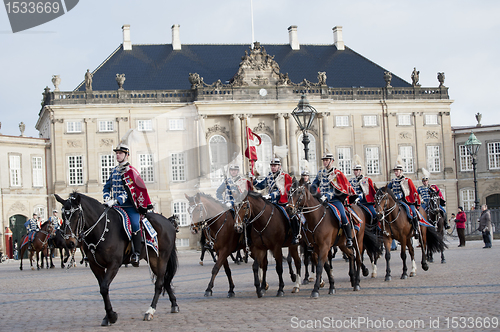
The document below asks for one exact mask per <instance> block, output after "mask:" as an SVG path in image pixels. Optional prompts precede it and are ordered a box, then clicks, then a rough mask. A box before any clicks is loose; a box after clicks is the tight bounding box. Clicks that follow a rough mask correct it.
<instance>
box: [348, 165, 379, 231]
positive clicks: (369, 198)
mask: <svg viewBox="0 0 500 332" xmlns="http://www.w3.org/2000/svg"><path fill="white" fill-rule="evenodd" d="M352 169H353V172H354V177H353V178H351V179H350V180H349V183H350V184H351V186H352V188H353V189H354V191H355V192H356V195H358V198H359V204H360V205H361V206H362V207H364V208H366V209H367V210H368V211H369V212H370V214H371V216H372V220H373V221H376V220H377V212H376V211H375V208H374V204H375V194H376V192H377V191H376V190H375V187H374V186H373V181H372V179H370V178H369V177H366V176H364V175H363V166H361V164H360V163H356V165H355V166H354V167H353V168H352Z"/></svg>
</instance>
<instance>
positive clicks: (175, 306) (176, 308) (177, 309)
mask: <svg viewBox="0 0 500 332" xmlns="http://www.w3.org/2000/svg"><path fill="white" fill-rule="evenodd" d="M170 312H171V313H173V314H176V313H178V312H179V306H178V305H173V306H172V308H171V309H170Z"/></svg>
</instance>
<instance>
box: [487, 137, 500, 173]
mask: <svg viewBox="0 0 500 332" xmlns="http://www.w3.org/2000/svg"><path fill="white" fill-rule="evenodd" d="M488 168H489V169H500V142H491V143H488Z"/></svg>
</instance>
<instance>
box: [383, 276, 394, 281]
mask: <svg viewBox="0 0 500 332" xmlns="http://www.w3.org/2000/svg"><path fill="white" fill-rule="evenodd" d="M391 279H392V278H391V276H385V279H384V280H385V281H391Z"/></svg>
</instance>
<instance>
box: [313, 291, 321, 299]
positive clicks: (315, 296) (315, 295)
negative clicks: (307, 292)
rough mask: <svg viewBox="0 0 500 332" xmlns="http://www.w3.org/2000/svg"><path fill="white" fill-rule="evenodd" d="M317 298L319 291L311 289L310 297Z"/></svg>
mask: <svg viewBox="0 0 500 332" xmlns="http://www.w3.org/2000/svg"><path fill="white" fill-rule="evenodd" d="M317 298H319V292H316V291H312V292H311V299H317Z"/></svg>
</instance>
